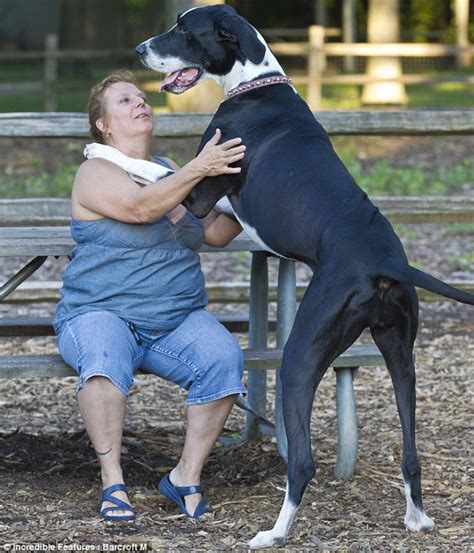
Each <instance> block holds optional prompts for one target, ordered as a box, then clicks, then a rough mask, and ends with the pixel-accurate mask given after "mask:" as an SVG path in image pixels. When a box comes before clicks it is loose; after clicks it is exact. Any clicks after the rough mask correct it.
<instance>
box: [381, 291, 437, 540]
mask: <svg viewBox="0 0 474 553" xmlns="http://www.w3.org/2000/svg"><path fill="white" fill-rule="evenodd" d="M394 288H395V289H393V290H391V294H390V297H389V298H388V299H387V302H386V305H385V314H386V317H385V318H387V320H388V321H389V323H388V325H387V326H383V327H380V326H375V327H373V328H371V332H372V336H373V338H374V341H375V343H376V344H377V346H378V348H379V349H380V351H381V353H382V355H383V357H384V359H385V363H386V365H387V369H388V371H389V373H390V376H391V378H392V382H393V387H394V390H395V396H396V400H397V407H398V413H399V416H400V423H401V426H402V434H403V459H402V466H401V468H402V473H403V479H404V481H405V495H406V503H407V510H406V515H405V526H406V529H407V530H409V531H410V532H419V531H420V530H433V528H434V522H433V521H432V520H431V519H430V518H429V517H428V516H427V515H426V514H425V512H424V509H423V502H422V493H421V467H420V462H419V460H418V455H417V452H416V440H415V407H416V395H415V382H416V377H415V365H414V362H413V344H414V341H415V337H416V332H417V326H418V301H417V298H416V292H415V289H414V288H413V287H412V286H411V285H401V284H397V285H396V286H395V287H394Z"/></svg>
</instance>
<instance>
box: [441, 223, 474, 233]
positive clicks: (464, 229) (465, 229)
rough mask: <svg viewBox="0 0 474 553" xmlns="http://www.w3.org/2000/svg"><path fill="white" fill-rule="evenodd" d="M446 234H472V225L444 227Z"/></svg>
mask: <svg viewBox="0 0 474 553" xmlns="http://www.w3.org/2000/svg"><path fill="white" fill-rule="evenodd" d="M445 230H446V232H447V234H467V235H469V234H474V223H455V224H453V225H446V229H445Z"/></svg>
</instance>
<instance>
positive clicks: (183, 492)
mask: <svg viewBox="0 0 474 553" xmlns="http://www.w3.org/2000/svg"><path fill="white" fill-rule="evenodd" d="M158 490H159V491H160V492H161V493H162V494H163V495H164V496H165V497H166V498H167V499H169V500H170V501H174V503H176V505H177V506H178V508H179V510H180V512H181V513H182V514H183V515H186V516H187V517H189V518H194V519H198V518H199V517H200V516H201V515H203V514H204V513H213V512H214V511H213V510H212V509H210V508H209V507H208V506H207V504H206V503H207V499H206V496H205V495H204V492H203V490H202V487H201V486H181V487H179V486H174V485H173V484H172V483H171V480H170V473H169V472H168V473H166V474H165V475H164V476H163V478H162V479H161V480H160V482H159V483H158ZM193 493H200V494H202V498H201V501H200V502H199V503H198V506H197V507H196V510H195V511H194V514H192V515H190V514H189V513H188V511H187V510H186V504H185V503H184V498H185V497H186V496H187V495H191V494H193Z"/></svg>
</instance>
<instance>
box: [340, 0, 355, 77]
mask: <svg viewBox="0 0 474 553" xmlns="http://www.w3.org/2000/svg"><path fill="white" fill-rule="evenodd" d="M342 34H343V41H344V42H345V43H350V44H352V43H354V42H355V41H356V20H355V1H354V0H344V3H343V6H342ZM344 72H345V73H355V58H354V56H345V57H344Z"/></svg>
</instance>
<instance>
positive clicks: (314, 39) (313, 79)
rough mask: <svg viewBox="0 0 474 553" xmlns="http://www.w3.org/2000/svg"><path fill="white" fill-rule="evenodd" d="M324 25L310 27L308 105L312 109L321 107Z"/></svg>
mask: <svg viewBox="0 0 474 553" xmlns="http://www.w3.org/2000/svg"><path fill="white" fill-rule="evenodd" d="M323 49H324V27H322V26H321V25H311V26H310V28H309V53H308V97H307V101H308V105H309V107H310V108H311V109H312V110H316V109H320V108H321V88H322V73H323V68H324V52H323Z"/></svg>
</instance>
